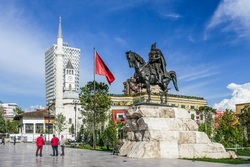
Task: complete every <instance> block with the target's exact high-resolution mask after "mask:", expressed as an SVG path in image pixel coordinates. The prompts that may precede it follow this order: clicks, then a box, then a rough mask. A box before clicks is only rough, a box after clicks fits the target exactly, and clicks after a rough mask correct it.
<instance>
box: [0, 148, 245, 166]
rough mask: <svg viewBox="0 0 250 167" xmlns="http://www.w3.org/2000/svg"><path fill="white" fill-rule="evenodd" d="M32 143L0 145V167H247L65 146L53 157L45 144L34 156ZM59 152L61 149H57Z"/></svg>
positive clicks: (34, 149) (50, 149)
mask: <svg viewBox="0 0 250 167" xmlns="http://www.w3.org/2000/svg"><path fill="white" fill-rule="evenodd" d="M35 151H36V145H35V144H34V143H17V144H16V145H13V143H7V144H6V145H0V167H22V166H27V167H52V166H56V167H57V166H58V167H80V166H82V167H167V166H169V167H185V166H190V167H211V166H213V167H226V166H237V167H247V166H248V167H249V164H244V165H231V164H221V163H208V162H198V161H190V160H179V159H134V158H127V157H120V156H116V155H112V154H111V152H103V151H91V150H83V149H73V148H66V150H65V156H64V157H62V156H58V157H52V156H50V154H51V153H52V148H51V146H49V145H45V146H44V148H43V157H36V156H35ZM59 153H60V148H59Z"/></svg>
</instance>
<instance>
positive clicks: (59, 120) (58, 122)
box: [54, 113, 66, 135]
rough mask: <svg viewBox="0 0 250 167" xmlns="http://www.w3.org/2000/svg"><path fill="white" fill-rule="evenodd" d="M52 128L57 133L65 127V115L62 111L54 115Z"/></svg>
mask: <svg viewBox="0 0 250 167" xmlns="http://www.w3.org/2000/svg"><path fill="white" fill-rule="evenodd" d="M54 129H55V131H56V132H57V133H58V134H59V135H60V133H61V132H62V131H63V130H65V129H66V117H65V116H64V115H63V114H62V113H60V114H57V115H56V117H55V121H54Z"/></svg>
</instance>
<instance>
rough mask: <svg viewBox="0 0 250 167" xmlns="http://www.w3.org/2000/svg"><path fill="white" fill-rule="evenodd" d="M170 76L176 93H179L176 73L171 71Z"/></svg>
mask: <svg viewBox="0 0 250 167" xmlns="http://www.w3.org/2000/svg"><path fill="white" fill-rule="evenodd" d="M169 75H170V77H171V79H172V81H173V84H174V87H175V90H176V91H179V88H178V85H177V76H176V73H175V71H169Z"/></svg>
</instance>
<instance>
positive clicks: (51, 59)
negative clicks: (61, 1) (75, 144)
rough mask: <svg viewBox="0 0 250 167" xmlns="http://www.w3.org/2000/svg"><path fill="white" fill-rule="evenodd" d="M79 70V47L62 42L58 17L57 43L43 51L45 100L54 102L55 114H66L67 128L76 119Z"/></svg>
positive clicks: (60, 24)
mask: <svg viewBox="0 0 250 167" xmlns="http://www.w3.org/2000/svg"><path fill="white" fill-rule="evenodd" d="M79 71H80V49H78V48H73V47H69V46H68V45H67V44H65V43H63V37H62V22H61V18H60V20H59V28H58V37H57V44H54V45H53V46H52V47H51V48H49V49H48V50H47V51H46V53H45V78H46V102H47V104H49V103H51V102H52V101H54V102H55V111H54V114H55V115H56V114H59V113H62V114H63V115H65V116H66V120H67V123H68V124H67V126H68V128H67V130H68V129H69V127H70V126H72V124H74V122H75V123H76V120H77V117H76V108H75V106H76V104H75V103H76V102H75V100H77V99H79V95H78V89H79ZM77 112H78V111H77ZM77 115H78V114H77ZM77 122H78V121H77ZM74 126H75V127H76V125H74Z"/></svg>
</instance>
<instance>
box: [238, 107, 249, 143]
mask: <svg viewBox="0 0 250 167" xmlns="http://www.w3.org/2000/svg"><path fill="white" fill-rule="evenodd" d="M239 122H240V124H241V125H242V127H243V133H242V140H243V143H244V146H247V145H248V144H249V145H250V140H249V139H250V105H246V106H245V107H244V108H243V109H242V113H241V114H239Z"/></svg>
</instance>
